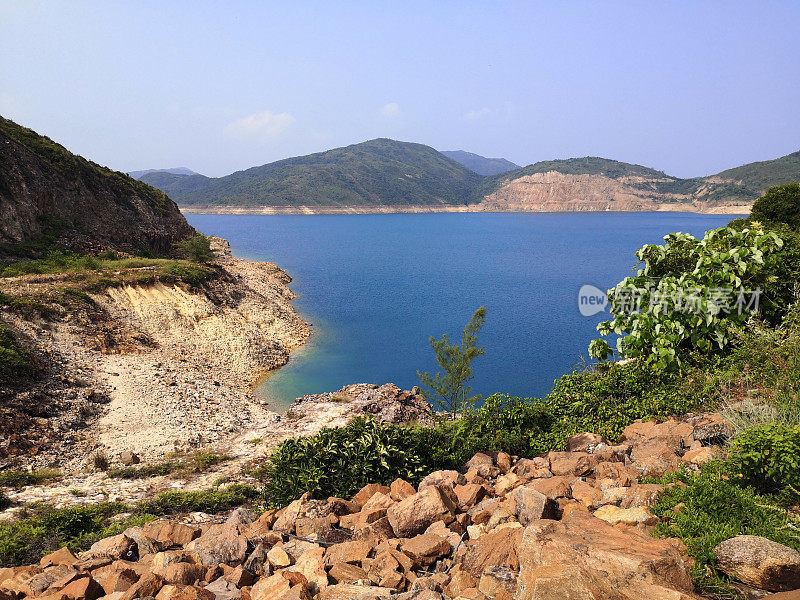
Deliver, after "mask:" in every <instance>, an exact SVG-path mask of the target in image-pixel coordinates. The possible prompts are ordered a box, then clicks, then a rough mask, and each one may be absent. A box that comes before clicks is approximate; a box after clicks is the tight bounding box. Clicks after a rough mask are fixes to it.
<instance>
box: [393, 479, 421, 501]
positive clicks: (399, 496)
mask: <svg viewBox="0 0 800 600" xmlns="http://www.w3.org/2000/svg"><path fill="white" fill-rule="evenodd" d="M389 492H390V493H389V496H390V497H391V498H392V500H394V501H395V502H400V501H401V500H405V499H406V498H408V497H409V496H413V495H414V494H416V493H417V490H415V489H414V486H413V485H411V484H410V483H408V482H407V481H406V480H405V479H400V478H399V477H398V478H397V479H395V480H394V481H393V482H392V485H391V486H390V487H389Z"/></svg>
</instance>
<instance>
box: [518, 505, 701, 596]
mask: <svg viewBox="0 0 800 600" xmlns="http://www.w3.org/2000/svg"><path fill="white" fill-rule="evenodd" d="M518 559H519V566H520V570H519V578H518V591H517V595H516V598H517V600H534V599H535V600H587V599H588V600H634V599H638V598H648V599H653V600H661V599H664V600H667V599H670V600H679V599H680V600H688V599H690V598H696V596H694V595H693V589H694V586H693V583H692V578H691V575H690V573H689V566H688V564H687V563H686V562H685V560H684V556H683V554H682V553H681V552H680V551H679V550H678V549H677V548H676V547H675V546H674V545H673V544H672V543H670V542H669V541H667V540H658V539H655V538H651V537H649V536H647V535H644V534H641V533H639V532H638V531H636V530H632V529H626V530H621V529H618V528H615V527H613V526H611V525H609V524H608V523H606V522H604V521H602V520H600V519H597V518H595V517H593V516H591V515H590V514H589V513H588V512H587V511H586V510H573V511H570V512H569V513H567V514H565V516H564V518H563V519H562V520H561V521H550V520H541V521H535V522H533V523H532V524H531V525H529V526H528V527H527V528H526V529H525V532H524V534H523V535H522V542H521V544H520V547H519V550H518Z"/></svg>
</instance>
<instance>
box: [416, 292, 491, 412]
mask: <svg viewBox="0 0 800 600" xmlns="http://www.w3.org/2000/svg"><path fill="white" fill-rule="evenodd" d="M485 322H486V307H485V306H481V307H480V308H479V309H478V310H476V311H475V314H474V315H472V318H471V319H470V320H469V322H468V323H467V324H466V325H465V326H464V332H463V334H462V336H461V344H451V343H450V340H449V339H448V338H447V335H446V334H445V335H443V336H442V339H441V340H437V339H436V338H433V337H432V338H431V339H430V342H431V346H433V351H434V352H435V353H436V362H437V363H439V366H440V367H441V368H442V369H443V370H444V373H436V375H435V376H432V375H430V373H419V372H418V373H417V375H418V376H419V379H420V381H421V382H422V385H424V386H427V387H428V388H430V390H431V392H432V393H430V394H428V393H426V394H425V395H426V396H428V395H430V396H431V397H432V398H433V401H434V403H435V405H436V406H437V407H438V408H439V409H440V410H442V411H444V412H447V413H450V415H451V416H452V417H455V416H456V415H457V414H459V413H462V412H464V411H467V410H470V409H472V408H474V407H475V405H476V404H477V402H479V401H480V399H481V397H480V395H474V396H473V395H472V388H471V387H470V386H468V385H466V384H467V383H468V382H469V381H471V380H472V379H473V378H474V374H473V372H472V361H473V360H475V359H476V358H477V357H478V356H481V355H482V354H484V353H485V350H484V348H482V347H481V348H479V347H478V345H477V343H478V332H479V331H480V329H481V327H483V324H484V323H485Z"/></svg>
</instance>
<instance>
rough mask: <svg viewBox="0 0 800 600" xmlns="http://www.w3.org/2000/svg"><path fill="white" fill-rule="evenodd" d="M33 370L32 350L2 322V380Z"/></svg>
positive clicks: (0, 335)
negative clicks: (22, 343)
mask: <svg viewBox="0 0 800 600" xmlns="http://www.w3.org/2000/svg"><path fill="white" fill-rule="evenodd" d="M32 372H33V359H32V358H31V354H30V352H28V350H27V349H26V348H24V347H23V346H22V345H21V344H20V343H19V342H18V341H17V340H16V339H15V338H14V334H12V333H11V330H10V329H9V328H8V327H7V326H6V325H5V324H4V323H2V322H0V381H10V380H13V379H19V378H21V377H26V376H29V375H30V374H31V373H32ZM1 475H2V474H0V476H1Z"/></svg>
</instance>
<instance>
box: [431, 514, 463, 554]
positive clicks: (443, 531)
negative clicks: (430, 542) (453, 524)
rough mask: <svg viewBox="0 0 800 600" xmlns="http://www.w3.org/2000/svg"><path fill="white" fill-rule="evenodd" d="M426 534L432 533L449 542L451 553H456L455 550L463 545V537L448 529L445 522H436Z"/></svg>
mask: <svg viewBox="0 0 800 600" xmlns="http://www.w3.org/2000/svg"><path fill="white" fill-rule="evenodd" d="M425 533H432V534H434V535H438V536H439V537H440V538H443V539H445V540H447V543H448V544H449V545H450V551H451V552H452V551H455V549H456V548H457V547H458V546H459V545H460V544H461V535H459V534H458V533H456V532H455V531H453V530H452V529H450V528H448V527H447V526H446V525H445V524H444V522H443V521H436V522H435V523H433V524H432V525H431V526H430V527H428V529H426V530H425Z"/></svg>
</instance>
